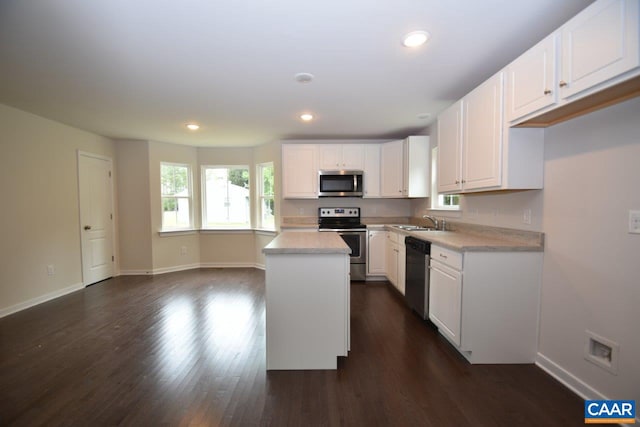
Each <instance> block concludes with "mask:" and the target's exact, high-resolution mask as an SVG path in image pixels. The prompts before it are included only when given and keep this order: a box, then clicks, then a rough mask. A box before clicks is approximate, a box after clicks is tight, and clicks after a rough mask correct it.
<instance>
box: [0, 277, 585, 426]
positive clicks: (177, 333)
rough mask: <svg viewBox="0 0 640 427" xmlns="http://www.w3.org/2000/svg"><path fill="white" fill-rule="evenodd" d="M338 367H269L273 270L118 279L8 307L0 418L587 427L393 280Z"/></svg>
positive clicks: (551, 390) (541, 378)
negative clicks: (457, 345)
mask: <svg viewBox="0 0 640 427" xmlns="http://www.w3.org/2000/svg"><path fill="white" fill-rule="evenodd" d="M351 290H352V311H351V313H352V328H351V331H352V332H351V333H352V335H351V337H352V341H351V352H350V353H349V357H348V358H340V360H339V369H338V370H337V371H270V372H266V371H265V336H264V331H265V326H264V318H265V316H264V272H262V271H260V270H254V269H228V270H227V269H202V270H192V271H187V272H180V273H171V274H165V275H161V276H155V277H140V276H138V277H119V278H115V279H111V280H108V281H105V282H102V283H99V284H97V285H94V286H91V287H89V288H87V289H85V290H82V291H79V292H75V293H73V294H70V295H67V296H64V297H62V298H58V299H56V300H54V301H50V302H48V303H45V304H41V305H39V306H37V307H34V308H31V309H29V310H25V311H22V312H19V313H16V314H14V315H12V316H8V317H5V318H3V319H0V425H2V426H6V425H22V426H37V425H47V426H56V425H65V426H67V425H78V426H89V425H131V426H145V425H168V426H174V425H175V426H182V425H185V426H188V425H197V426H217V425H239V426H245V425H274V426H287V425H292V426H302V425H348V426H438V427H441V426H563V427H564V426H582V425H584V424H583V421H584V418H583V403H582V401H581V400H580V399H579V398H577V397H576V396H574V395H573V394H572V393H571V392H569V391H568V390H566V389H565V388H563V387H562V386H561V385H559V384H558V383H557V382H555V381H554V380H553V379H552V378H551V377H549V376H548V375H546V374H545V373H544V372H543V371H541V370H540V369H538V368H536V367H535V366H533V365H502V366H492V365H475V366H471V365H469V364H468V363H467V362H466V361H465V360H464V359H463V358H462V357H461V356H460V355H458V354H457V353H456V352H455V350H453V349H452V348H451V347H450V346H449V344H447V342H446V341H445V340H444V339H442V338H441V337H440V336H439V335H438V333H437V331H436V330H434V329H433V328H430V327H428V326H427V325H426V324H425V323H424V322H423V321H421V320H420V319H419V318H418V317H417V316H415V315H414V314H412V313H411V312H410V311H409V310H408V309H407V308H406V306H405V305H404V304H403V301H402V299H401V298H399V296H398V294H396V293H395V292H394V291H392V290H391V289H390V288H389V287H388V286H387V285H385V284H373V283H366V284H365V283H357V284H353V285H352V287H351Z"/></svg>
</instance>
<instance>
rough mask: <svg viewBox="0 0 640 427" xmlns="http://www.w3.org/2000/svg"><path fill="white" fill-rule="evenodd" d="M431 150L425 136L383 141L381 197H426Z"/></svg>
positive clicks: (428, 186)
mask: <svg viewBox="0 0 640 427" xmlns="http://www.w3.org/2000/svg"><path fill="white" fill-rule="evenodd" d="M430 153H431V149H430V145H429V137H428V136H410V137H408V138H406V139H403V140H399V141H392V142H387V143H384V144H382V147H381V159H380V196H381V197H394V198H404V197H429V189H430V177H431V172H430V171H431V167H430V166H431V160H430V159H431V155H430Z"/></svg>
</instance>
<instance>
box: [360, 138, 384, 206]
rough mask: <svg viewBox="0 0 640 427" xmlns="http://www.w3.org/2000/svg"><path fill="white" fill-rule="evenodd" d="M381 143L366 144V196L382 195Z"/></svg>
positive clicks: (364, 169) (364, 147)
mask: <svg viewBox="0 0 640 427" xmlns="http://www.w3.org/2000/svg"><path fill="white" fill-rule="evenodd" d="M380 145H382V144H365V145H364V146H363V149H364V168H363V171H364V195H363V197H365V198H372V197H380Z"/></svg>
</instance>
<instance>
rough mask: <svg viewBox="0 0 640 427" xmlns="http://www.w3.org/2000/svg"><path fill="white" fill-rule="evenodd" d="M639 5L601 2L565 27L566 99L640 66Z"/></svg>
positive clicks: (632, 0) (563, 76)
mask: <svg viewBox="0 0 640 427" xmlns="http://www.w3.org/2000/svg"><path fill="white" fill-rule="evenodd" d="M638 4H639V2H638V0H600V1H598V2H596V3H594V4H593V5H591V6H589V7H588V8H586V9H585V10H583V11H582V12H581V13H579V14H578V15H576V16H575V17H574V18H573V19H571V20H570V21H569V22H567V23H566V24H565V25H563V26H562V31H561V33H562V71H561V78H560V82H558V86H559V89H560V95H561V97H562V98H570V97H573V96H574V95H576V94H579V93H580V92H582V91H584V90H587V89H589V88H591V87H593V86H596V85H598V84H600V83H602V82H605V81H607V80H609V79H612V78H614V77H616V76H618V75H620V74H623V73H625V72H627V71H629V70H631V69H633V68H636V67H638V65H639V64H640V63H639V51H640V49H639V43H640V41H639V39H640V38H639V37H638V34H639V28H638V27H639V22H638V21H639V19H638V16H639V14H638V8H639V6H638Z"/></svg>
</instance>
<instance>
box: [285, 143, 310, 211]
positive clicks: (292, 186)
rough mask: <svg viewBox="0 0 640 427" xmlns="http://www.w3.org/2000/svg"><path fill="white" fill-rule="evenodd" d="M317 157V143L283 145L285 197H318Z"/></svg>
mask: <svg viewBox="0 0 640 427" xmlns="http://www.w3.org/2000/svg"><path fill="white" fill-rule="evenodd" d="M317 157H318V156H317V148H316V146H315V145H311V144H283V145H282V195H283V197H284V198H289V199H317V198H318V159H317Z"/></svg>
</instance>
